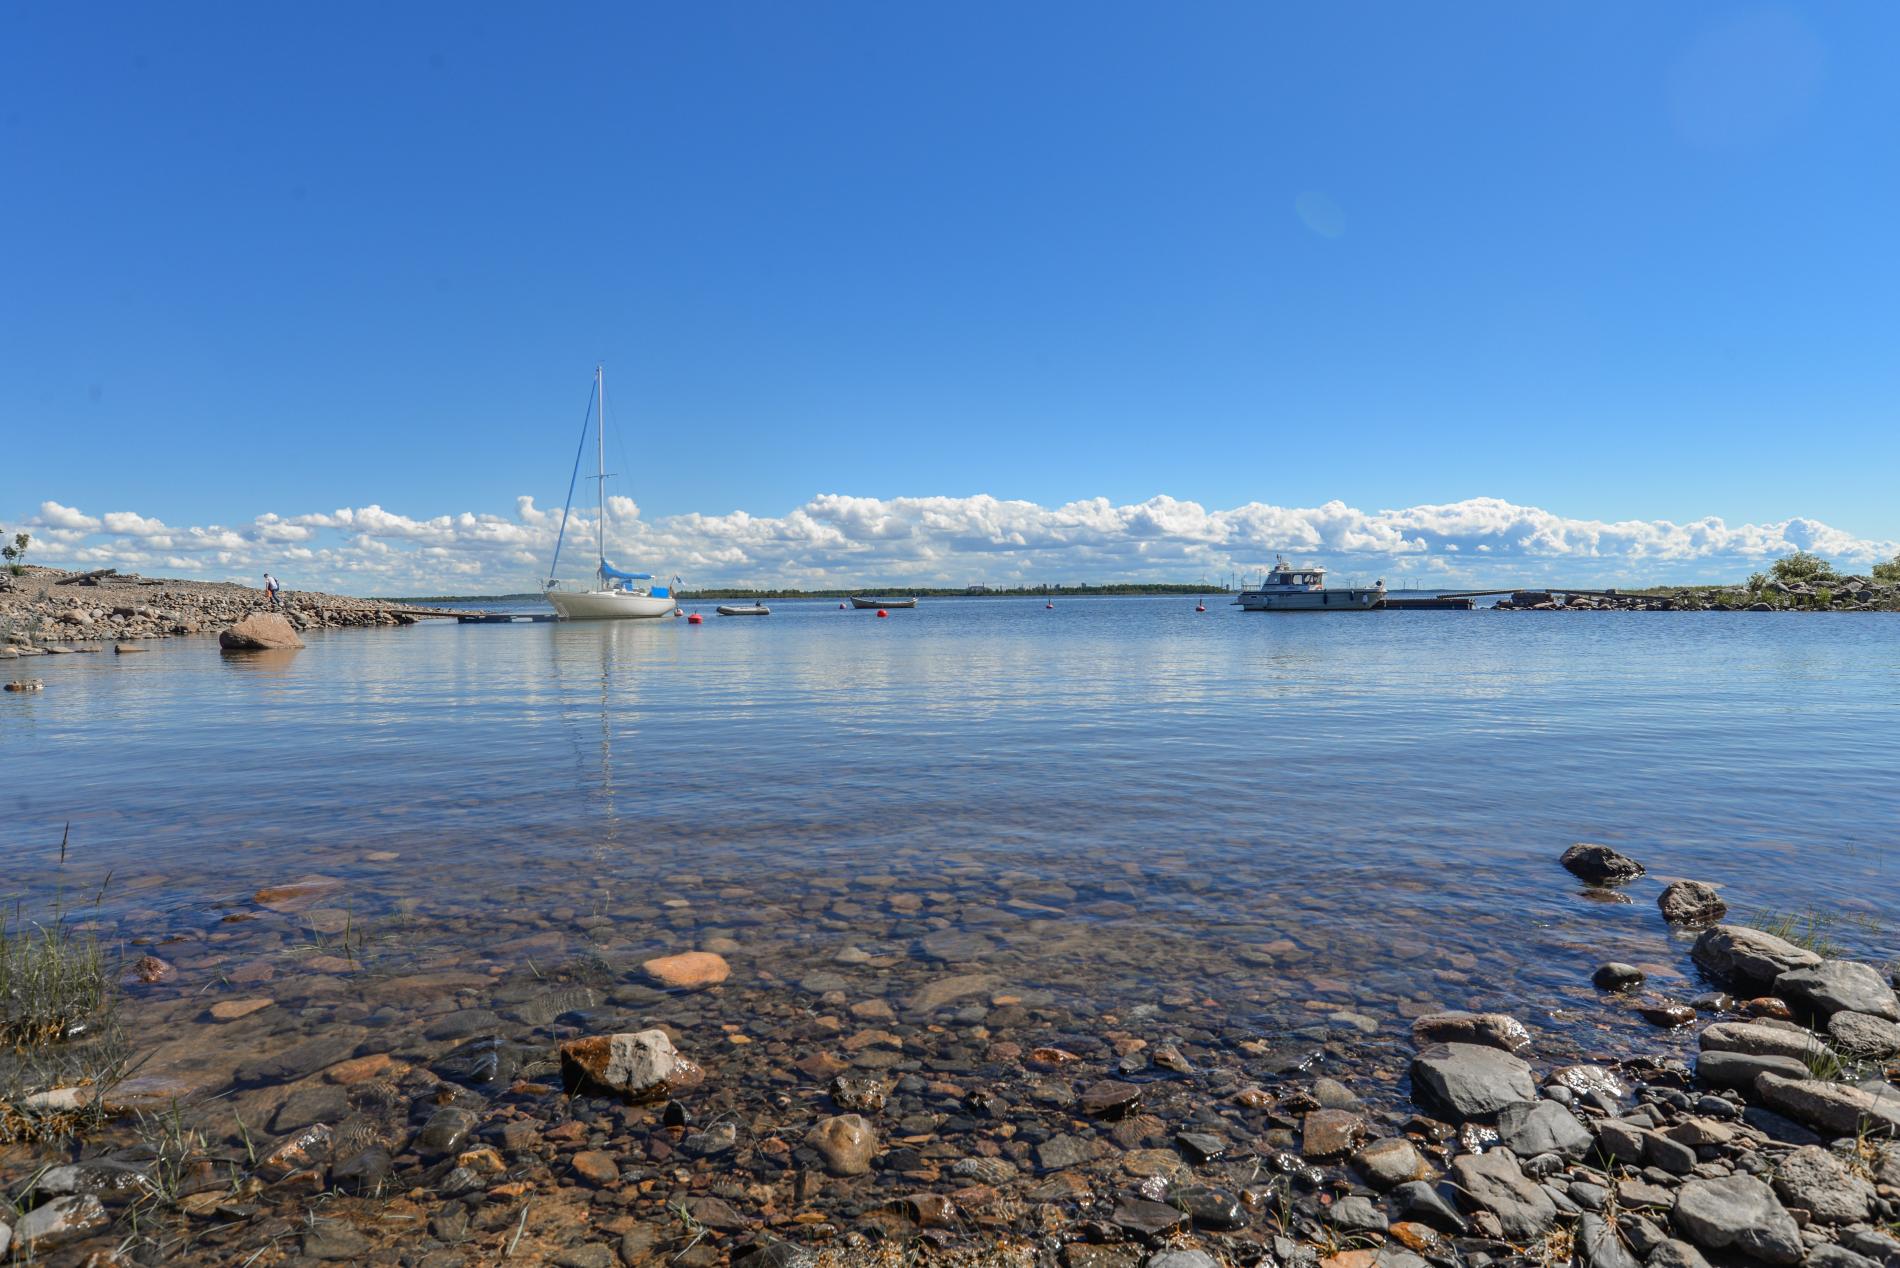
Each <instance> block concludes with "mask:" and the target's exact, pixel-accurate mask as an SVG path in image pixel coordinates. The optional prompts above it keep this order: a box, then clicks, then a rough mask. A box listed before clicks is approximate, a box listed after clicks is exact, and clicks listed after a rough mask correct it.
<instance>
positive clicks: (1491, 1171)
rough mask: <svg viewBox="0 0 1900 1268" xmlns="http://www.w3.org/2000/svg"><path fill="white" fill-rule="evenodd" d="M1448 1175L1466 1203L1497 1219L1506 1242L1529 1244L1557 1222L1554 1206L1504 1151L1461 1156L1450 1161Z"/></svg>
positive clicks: (1555, 1207) (1547, 1195)
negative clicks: (1449, 1172)
mask: <svg viewBox="0 0 1900 1268" xmlns="http://www.w3.org/2000/svg"><path fill="white" fill-rule="evenodd" d="M1451 1174H1452V1179H1453V1181H1454V1182H1455V1183H1456V1184H1457V1186H1458V1190H1459V1193H1460V1195H1461V1196H1462V1197H1463V1198H1464V1199H1465V1200H1466V1201H1467V1202H1469V1203H1470V1204H1471V1205H1472V1206H1474V1207H1476V1208H1478V1209H1479V1210H1481V1211H1489V1212H1491V1214H1493V1215H1495V1216H1497V1218H1498V1225H1499V1227H1501V1228H1502V1229H1503V1230H1504V1236H1505V1238H1506V1240H1508V1241H1513V1242H1528V1241H1532V1240H1534V1239H1536V1238H1539V1237H1542V1236H1543V1235H1544V1234H1545V1233H1547V1232H1549V1231H1550V1229H1551V1226H1552V1225H1554V1224H1555V1223H1556V1222H1557V1205H1556V1203H1554V1202H1552V1201H1551V1200H1550V1195H1549V1194H1548V1193H1546V1192H1544V1187H1543V1186H1542V1185H1540V1184H1538V1183H1537V1181H1535V1180H1533V1179H1531V1178H1530V1177H1529V1176H1527V1175H1525V1174H1524V1172H1523V1170H1522V1168H1520V1167H1519V1166H1518V1165H1517V1159H1516V1158H1514V1157H1512V1156H1511V1154H1510V1153H1509V1152H1507V1151H1505V1150H1502V1149H1494V1150H1492V1151H1491V1152H1490V1153H1482V1154H1463V1155H1461V1156H1460V1157H1458V1158H1456V1159H1454V1160H1453V1162H1452V1164H1451Z"/></svg>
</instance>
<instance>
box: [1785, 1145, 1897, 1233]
mask: <svg viewBox="0 0 1900 1268" xmlns="http://www.w3.org/2000/svg"><path fill="white" fill-rule="evenodd" d="M1774 1184H1775V1193H1776V1194H1777V1195H1778V1196H1779V1197H1780V1198H1781V1200H1782V1201H1783V1202H1786V1203H1787V1204H1788V1205H1789V1206H1798V1207H1802V1208H1805V1209H1806V1210H1808V1211H1810V1212H1812V1213H1813V1215H1814V1218H1815V1219H1817V1220H1819V1221H1820V1222H1821V1223H1823V1224H1857V1223H1859V1222H1860V1221H1861V1220H1864V1219H1867V1218H1868V1217H1869V1216H1871V1215H1872V1213H1873V1209H1874V1186H1873V1185H1871V1184H1869V1183H1867V1181H1865V1180H1863V1179H1861V1178H1860V1177H1859V1176H1857V1175H1855V1174H1854V1173H1853V1172H1852V1171H1850V1170H1848V1168H1847V1164H1846V1163H1844V1162H1842V1161H1841V1160H1840V1159H1839V1158H1837V1157H1836V1156H1835V1155H1834V1154H1832V1153H1830V1152H1829V1151H1827V1150H1826V1149H1823V1148H1821V1146H1819V1145H1803V1146H1802V1147H1801V1148H1799V1149H1797V1150H1795V1151H1794V1152H1793V1153H1791V1154H1789V1155H1788V1156H1787V1157H1786V1158H1783V1159H1782V1160H1781V1165H1780V1166H1778V1167H1776V1168H1775V1178H1774Z"/></svg>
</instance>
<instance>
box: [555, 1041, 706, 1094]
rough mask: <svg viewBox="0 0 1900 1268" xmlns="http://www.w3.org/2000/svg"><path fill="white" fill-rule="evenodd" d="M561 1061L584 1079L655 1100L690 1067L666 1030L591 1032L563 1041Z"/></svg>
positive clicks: (624, 1092) (564, 1067)
mask: <svg viewBox="0 0 1900 1268" xmlns="http://www.w3.org/2000/svg"><path fill="white" fill-rule="evenodd" d="M561 1065H562V1068H563V1069H564V1070H565V1071H566V1072H567V1074H568V1076H569V1077H570V1078H576V1079H581V1080H584V1081H586V1082H589V1083H592V1084H594V1085H596V1086H598V1087H604V1088H606V1089H608V1090H609V1091H613V1092H619V1093H621V1094H622V1095H624V1096H627V1097H629V1098H631V1099H634V1100H652V1099H656V1098H658V1097H660V1096H663V1095H664V1094H665V1093H666V1090H667V1088H668V1087H669V1086H670V1085H671V1083H672V1082H673V1081H675V1080H677V1079H679V1078H681V1077H682V1076H683V1075H684V1074H686V1073H687V1072H688V1070H689V1067H688V1065H687V1063H686V1061H685V1060H684V1059H683V1058H682V1057H681V1056H680V1054H679V1052H678V1051H677V1050H676V1049H675V1048H674V1047H673V1041H672V1040H671V1039H669V1038H668V1037H667V1034H666V1032H665V1031H663V1030H658V1029H654V1030H640V1031H633V1032H630V1033H623V1034H614V1035H590V1036H588V1037H586V1038H582V1039H570V1040H568V1041H567V1042H566V1043H564V1044H562V1045H561Z"/></svg>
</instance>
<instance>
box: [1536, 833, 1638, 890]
mask: <svg viewBox="0 0 1900 1268" xmlns="http://www.w3.org/2000/svg"><path fill="white" fill-rule="evenodd" d="M1557 861H1558V862H1559V863H1562V864H1563V865H1564V868H1565V870H1567V871H1568V872H1569V873H1570V874H1571V875H1572V876H1575V877H1577V878H1578V879H1580V880H1582V881H1583V882H1584V883H1585V884H1588V885H1617V884H1621V883H1622V882H1624V881H1628V880H1634V879H1635V878H1637V877H1638V876H1641V875H1642V874H1643V865H1642V864H1641V863H1638V862H1637V861H1636V860H1635V859H1633V858H1630V857H1629V856H1628V855H1626V854H1619V853H1617V852H1616V851H1615V850H1612V849H1611V848H1610V847H1609V846H1607V845H1593V844H1590V843H1589V842H1584V841H1579V842H1578V843H1577V844H1575V845H1573V846H1571V847H1570V848H1569V849H1567V850H1565V851H1564V852H1563V855H1562V856H1561V857H1560V858H1559V859H1558V860H1557Z"/></svg>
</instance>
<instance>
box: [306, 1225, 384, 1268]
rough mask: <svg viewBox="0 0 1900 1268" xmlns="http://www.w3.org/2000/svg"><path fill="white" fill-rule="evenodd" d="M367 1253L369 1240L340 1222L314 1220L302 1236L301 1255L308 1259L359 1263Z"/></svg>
mask: <svg viewBox="0 0 1900 1268" xmlns="http://www.w3.org/2000/svg"><path fill="white" fill-rule="evenodd" d="M369 1252H370V1240H369V1238H367V1237H365V1236H363V1235H362V1234H361V1233H359V1232H357V1231H356V1230H355V1229H353V1228H351V1227H350V1226H349V1225H348V1224H345V1223H343V1222H342V1221H341V1220H316V1221H314V1222H312V1223H311V1225H310V1229H309V1231H308V1232H306V1233H305V1234H304V1235H303V1253H304V1255H305V1257H306V1258H309V1259H321V1260H326V1261H331V1262H341V1263H361V1262H362V1261H363V1260H364V1259H365V1258H367V1257H368V1255H369Z"/></svg>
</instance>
